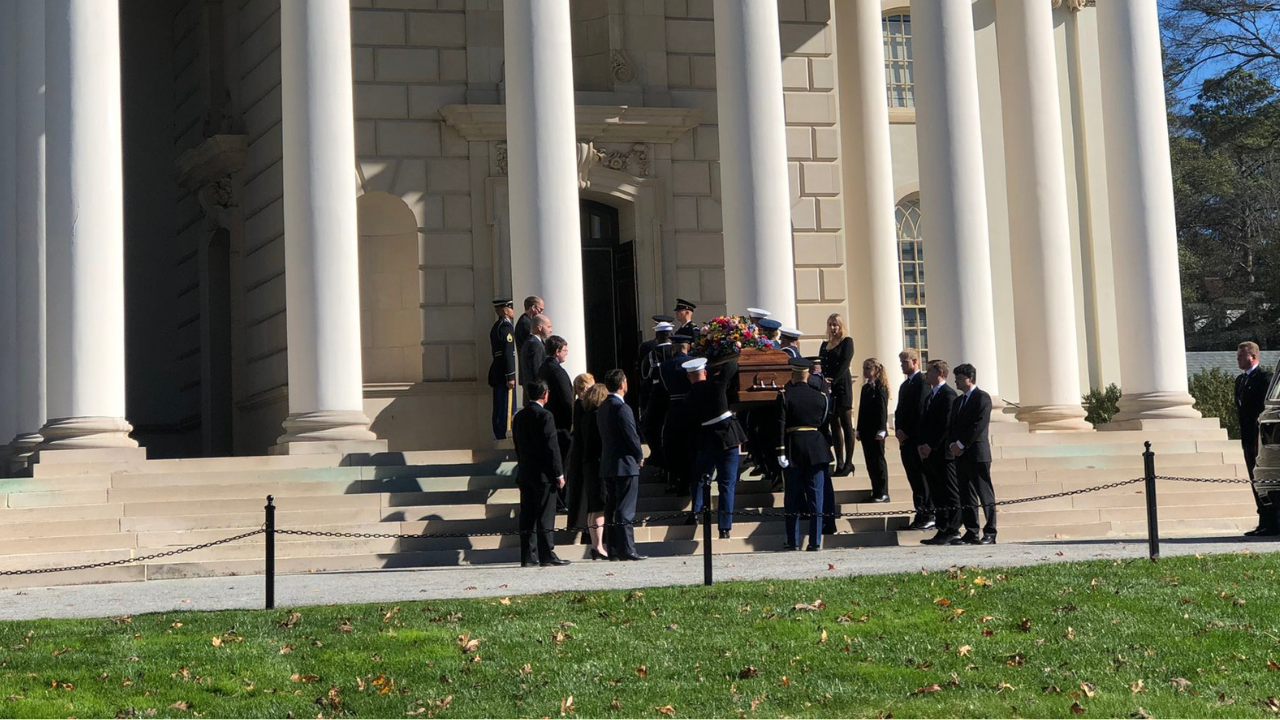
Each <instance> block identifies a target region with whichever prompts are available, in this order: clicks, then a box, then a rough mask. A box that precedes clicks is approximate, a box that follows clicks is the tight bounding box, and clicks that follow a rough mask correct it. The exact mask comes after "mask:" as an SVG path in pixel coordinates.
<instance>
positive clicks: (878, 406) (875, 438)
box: [854, 358, 889, 503]
mask: <svg viewBox="0 0 1280 720" xmlns="http://www.w3.org/2000/svg"><path fill="white" fill-rule="evenodd" d="M862 376H863V377H864V378H866V382H865V383H864V384H863V385H862V397H861V398H860V399H859V401H858V427H857V429H856V430H855V431H854V436H855V437H856V438H857V439H858V440H861V441H862V458H863V460H865V461H866V463H867V474H869V475H870V476H871V502H876V503H886V502H889V467H888V465H886V464H885V460H884V441H885V438H886V437H887V436H888V434H889V425H888V423H889V385H888V383H886V382H885V377H884V365H881V364H880V363H879V362H878V361H877V360H876V359H875V358H867V359H866V360H865V361H863V363H862Z"/></svg>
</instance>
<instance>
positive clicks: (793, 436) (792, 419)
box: [775, 358, 834, 550]
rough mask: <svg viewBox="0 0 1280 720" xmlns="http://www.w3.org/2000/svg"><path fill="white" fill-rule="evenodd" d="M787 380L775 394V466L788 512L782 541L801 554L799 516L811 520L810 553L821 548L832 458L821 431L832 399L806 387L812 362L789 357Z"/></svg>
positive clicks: (809, 386)
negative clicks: (781, 479)
mask: <svg viewBox="0 0 1280 720" xmlns="http://www.w3.org/2000/svg"><path fill="white" fill-rule="evenodd" d="M788 364H790V365H791V382H789V383H787V385H786V387H784V388H783V389H782V392H780V393H778V404H777V414H776V416H775V418H776V422H777V424H776V425H775V432H776V437H777V439H778V442H777V443H776V445H777V448H776V450H777V456H778V464H779V465H780V466H782V468H783V469H784V471H785V473H786V476H787V483H786V493H785V495H784V497H785V500H784V506H785V508H786V513H787V518H786V528H785V530H786V543H785V544H784V545H783V546H782V549H783V550H799V549H800V537H801V532H800V530H801V518H800V513H805V514H807V515H808V516H809V547H808V549H809V550H819V549H821V548H822V529H823V527H822V526H823V524H824V523H823V518H822V517H819V513H825V512H827V510H826V509H825V500H826V498H825V496H824V495H825V490H826V488H825V474H826V470H827V468H829V467H830V466H831V462H832V460H833V459H834V456H833V455H832V454H831V444H830V443H829V442H828V441H827V439H826V437H825V436H824V435H823V433H822V430H821V428H822V427H823V426H824V425H825V424H826V422H827V413H828V412H829V409H830V399H829V398H828V397H827V394H826V393H824V392H822V391H821V390H818V389H817V388H815V387H814V386H813V385H811V384H809V371H810V370H811V369H812V367H813V363H812V362H810V361H808V360H805V359H804V358H791V359H790V360H789V361H788Z"/></svg>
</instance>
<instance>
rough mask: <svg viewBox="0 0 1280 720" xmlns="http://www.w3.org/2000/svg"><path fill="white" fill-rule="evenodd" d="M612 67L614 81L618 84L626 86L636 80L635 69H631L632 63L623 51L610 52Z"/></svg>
mask: <svg viewBox="0 0 1280 720" xmlns="http://www.w3.org/2000/svg"><path fill="white" fill-rule="evenodd" d="M610 65H611V66H612V70H613V79H614V80H615V81H616V82H620V83H623V84H626V83H629V82H632V81H634V80H635V79H636V71H635V69H634V68H632V67H631V62H630V61H629V60H627V56H626V53H624V52H622V51H621V50H613V51H611V52H610Z"/></svg>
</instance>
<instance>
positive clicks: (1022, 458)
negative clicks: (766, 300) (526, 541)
mask: <svg viewBox="0 0 1280 720" xmlns="http://www.w3.org/2000/svg"><path fill="white" fill-rule="evenodd" d="M993 429H994V430H995V432H993V435H992V445H993V454H994V456H995V460H994V462H993V463H992V477H993V481H994V484H995V488H996V494H997V499H999V500H1009V499H1014V498H1029V497H1036V496H1041V495H1049V494H1053V493H1059V492H1063V491H1069V490H1075V489H1080V488H1087V487H1092V486H1095V485H1103V484H1107V483H1112V482H1116V481H1120V480H1125V479H1129V478H1137V477H1141V476H1142V472H1143V466H1142V455H1141V453H1142V449H1143V448H1142V442H1143V441H1144V440H1150V441H1151V442H1152V444H1153V450H1155V452H1156V453H1157V455H1156V469H1157V473H1158V474H1161V475H1178V476H1194V477H1199V478H1207V479H1212V478H1245V477H1247V473H1246V471H1245V467H1244V459H1243V457H1242V455H1241V452H1240V446H1239V443H1238V442H1237V441H1234V440H1228V439H1227V435H1226V431H1225V430H1221V429H1216V428H1203V429H1182V430H1159V431H1114V432H1092V433H1029V432H1026V431H1025V426H1022V425H1018V424H1001V427H999V428H997V427H996V426H995V425H993ZM74 452H75V451H70V452H69V453H64V454H63V455H62V456H61V457H59V458H58V460H57V461H56V462H46V463H41V464H38V465H36V466H35V467H34V469H33V473H32V475H33V476H32V477H27V478H11V479H0V493H2V494H0V498H2V499H3V502H0V572H3V571H7V570H25V569H36V568H52V567H66V566H72V565H83V564H94V563H101V562H110V561H116V560H121V559H126V558H134V557H141V556H146V555H152V554H156V553H163V552H166V551H169V550H177V549H180V548H184V547H188V546H192V545H199V544H203V543H207V542H211V541H217V540H221V539H223V538H227V537H230V536H234V535H238V534H242V533H248V532H252V531H254V530H255V529H258V528H260V527H262V524H263V521H264V512H263V506H264V504H265V499H266V496H267V495H274V496H275V504H276V506H277V508H278V510H277V513H276V526H277V528H278V529H286V530H308V531H319V532H335V533H354V534H449V535H453V537H444V538H429V539H427V538H423V539H416V538H415V539H397V538H376V537H374V538H362V537H328V536H294V535H279V536H277V539H276V556H277V561H276V563H277V564H276V570H277V572H280V573H305V572H319V571H340V570H365V569H372V568H410V567H423V566H437V565H458V564H484V563H501V562H514V561H518V560H519V546H518V543H519V538H518V537H517V536H515V535H492V534H481V533H498V532H503V531H514V530H516V515H517V510H518V504H519V503H518V491H517V490H516V488H515V486H514V478H513V472H514V467H515V463H514V462H513V460H512V459H511V455H510V453H509V452H508V451H503V450H456V451H431V452H405V453H387V454H385V455H381V456H374V457H372V458H367V459H366V461H365V463H364V464H359V465H350V464H343V459H342V458H341V457H340V456H336V455H312V456H305V455H304V456H272V457H236V458H201V459H183V460H142V459H134V460H127V461H122V462H115V463H110V464H104V463H87V462H77V461H76V460H77V458H76V456H75V454H74ZM886 454H887V456H888V459H889V473H890V479H889V485H890V494H891V496H892V498H893V501H892V502H891V503H890V504H887V505H886V504H871V503H869V502H867V501H868V500H869V497H870V490H869V481H868V478H867V475H866V470H865V468H863V467H862V466H861V451H860V449H859V451H858V452H857V453H855V462H856V464H857V465H858V469H857V472H856V474H855V475H854V476H852V477H842V478H836V479H835V487H836V500H837V503H838V506H839V507H838V509H839V511H841V512H876V511H885V510H898V511H902V512H903V514H902V515H898V516H894V517H870V518H841V519H840V520H838V521H837V526H838V529H839V532H838V534H836V535H834V536H829V537H827V538H826V539H825V540H824V545H825V546H826V547H857V546H883V545H899V544H901V545H910V544H916V543H918V542H919V541H920V539H922V538H923V537H925V536H926V534H925V533H921V532H916V531H909V530H906V529H905V528H906V525H907V523H908V522H909V521H910V517H909V515H908V514H907V512H908V511H910V510H911V502H910V500H911V493H910V490H909V488H908V485H907V480H906V476H905V474H904V472H903V469H902V465H901V462H900V461H899V460H898V448H897V445H896V442H895V441H894V440H893V439H892V438H890V439H889V440H888V447H887V449H886ZM1158 496H1159V498H1158V499H1159V507H1160V530H1161V534H1162V535H1165V536H1177V535H1198V536H1209V535H1224V534H1225V535H1236V534H1238V533H1240V532H1241V531H1243V530H1246V529H1249V528H1251V527H1253V525H1254V524H1255V523H1256V515H1255V514H1254V510H1253V499H1252V496H1251V494H1250V491H1249V488H1248V485H1245V484H1202V483H1184V482H1163V483H1161V485H1160V486H1159V491H1158ZM688 507H689V499H688V498H687V497H684V496H675V495H671V494H668V493H667V492H666V489H665V486H664V485H662V484H660V483H658V482H654V481H653V480H652V479H646V481H644V482H642V485H641V489H640V500H639V505H638V510H637V518H640V517H644V516H649V515H654V516H657V515H670V514H672V513H675V512H678V511H681V510H684V509H687V508H688ZM737 507H738V508H739V509H751V508H764V509H768V508H775V509H780V508H781V507H782V493H781V492H774V491H773V490H772V489H771V488H770V487H769V486H768V485H767V484H766V483H764V482H762V481H760V480H759V479H755V478H751V477H747V476H744V477H743V478H742V480H741V481H740V482H739V484H738V490H737ZM557 520H558V523H559V524H560V525H561V526H562V527H563V524H564V518H563V516H560V517H558V518H557ZM1145 533H1146V514H1145V497H1144V494H1143V485H1142V483H1135V484H1130V485H1126V486H1123V487H1118V488H1113V489H1109V490H1105V491H1100V492H1093V493H1085V494H1079V495H1073V496H1069V497H1060V498H1055V499H1048V500H1038V501H1035V502H1029V503H1025V504H1015V505H1011V506H1008V507H1004V508H1002V509H1001V510H1000V534H999V539H1000V541H1001V542H1010V541H1022V540H1050V539H1059V538H1073V539H1084V538H1123V537H1138V536H1142V535H1144V534H1145ZM559 534H560V535H564V533H559ZM635 535H636V541H637V543H638V546H639V551H640V552H641V553H642V554H646V555H654V556H658V555H689V554H692V553H698V552H701V548H702V531H701V528H700V527H698V526H692V525H688V524H685V522H684V520H683V518H669V519H666V520H662V521H659V522H656V523H653V524H649V525H645V526H641V527H637V528H636V529H635ZM782 537H783V536H782V522H781V520H780V519H778V518H774V517H768V518H751V517H744V518H740V519H739V520H738V521H736V522H735V523H734V529H733V537H732V539H730V540H720V539H716V540H714V541H713V542H714V547H713V550H714V552H716V553H745V552H753V551H767V550H777V549H779V548H780V547H781V546H782ZM557 552H558V553H559V554H560V555H561V556H562V557H566V558H569V559H572V560H582V559H585V557H586V548H585V546H582V545H572V546H568V545H565V544H561V546H560V547H559V548H558V550H557ZM263 557H264V538H263V536H262V535H255V536H253V537H250V538H247V539H244V540H240V541H237V542H233V543H228V544H224V545H218V546H215V547H209V548H205V549H200V550H195V551H192V552H184V553H179V554H175V555H171V556H168V557H163V558H158V559H155V560H149V561H146V562H143V563H133V564H128V565H117V566H110V567H100V568H91V569H84V570H75V571H69V572H57V573H48V574H37V575H16V576H0V588H17V587H32V586H44V585H66V584H81V583H102V582H119V581H136V580H147V579H162V578H184V577H199V576H211V575H241V574H258V573H262V572H263Z"/></svg>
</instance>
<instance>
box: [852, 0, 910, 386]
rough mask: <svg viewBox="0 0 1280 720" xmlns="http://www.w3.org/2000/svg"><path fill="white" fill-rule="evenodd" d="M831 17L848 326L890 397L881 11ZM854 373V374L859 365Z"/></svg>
mask: <svg viewBox="0 0 1280 720" xmlns="http://www.w3.org/2000/svg"><path fill="white" fill-rule="evenodd" d="M835 12H836V15H835V26H836V62H837V71H838V75H839V84H838V85H839V88H840V157H841V163H840V165H841V172H842V173H843V177H842V180H843V182H842V183H841V187H842V188H843V191H844V231H845V242H846V248H847V250H854V249H856V251H857V252H856V253H855V252H848V251H846V253H845V257H846V258H849V259H850V261H849V262H848V263H847V266H848V270H847V272H848V275H849V298H850V302H851V306H852V307H853V308H854V309H853V312H851V313H850V315H851V316H852V317H851V318H850V324H851V326H852V327H854V328H855V329H856V330H855V339H856V340H861V341H862V342H860V343H859V344H858V348H859V358H863V357H874V358H877V359H878V360H880V362H881V363H882V364H883V365H884V369H885V372H886V373H887V374H888V376H889V377H888V380H889V386H890V387H892V388H894V389H895V390H896V389H897V387H898V384H899V383H901V382H902V370H901V369H900V368H899V366H898V353H899V352H901V351H902V350H903V343H902V295H901V291H900V289H899V284H898V228H897V223H896V220H895V218H894V197H893V158H892V156H891V153H890V149H889V103H888V99H887V97H886V95H885V77H884V30H883V28H882V25H881V13H880V5H879V4H878V3H874V2H837V3H836V5H835ZM854 258H862V259H861V260H855V259H854ZM858 335H861V337H857V336H858ZM854 365H855V366H856V368H860V367H861V361H860V360H857V359H855V362H854ZM854 372H855V373H857V372H858V370H857V369H855V370H854ZM896 398H897V395H896V393H895V395H894V398H893V399H896ZM892 401H893V400H891V401H890V402H892Z"/></svg>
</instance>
